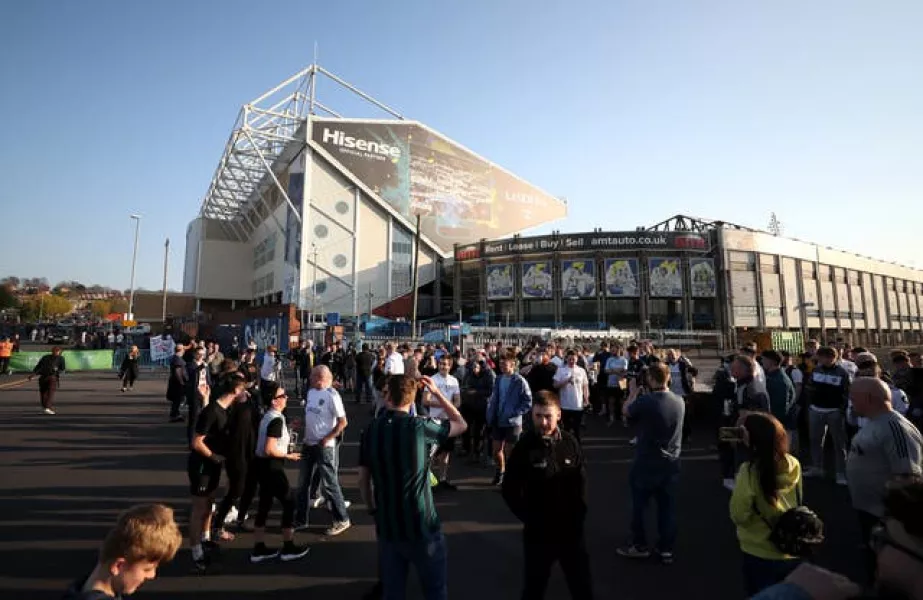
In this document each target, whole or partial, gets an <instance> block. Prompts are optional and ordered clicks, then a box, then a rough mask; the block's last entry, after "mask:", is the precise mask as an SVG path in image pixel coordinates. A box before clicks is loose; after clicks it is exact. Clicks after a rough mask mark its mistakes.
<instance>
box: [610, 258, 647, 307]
mask: <svg viewBox="0 0 923 600" xmlns="http://www.w3.org/2000/svg"><path fill="white" fill-rule="evenodd" d="M605 269H606V295H607V296H609V297H613V298H619V297H636V296H639V295H640V293H641V285H640V284H639V283H638V259H636V258H607V259H606V262H605Z"/></svg>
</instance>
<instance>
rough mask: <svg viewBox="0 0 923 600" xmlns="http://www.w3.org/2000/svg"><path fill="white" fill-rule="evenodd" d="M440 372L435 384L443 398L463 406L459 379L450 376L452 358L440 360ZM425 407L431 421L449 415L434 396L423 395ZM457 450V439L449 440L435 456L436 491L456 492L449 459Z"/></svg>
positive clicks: (447, 356) (445, 417)
mask: <svg viewBox="0 0 923 600" xmlns="http://www.w3.org/2000/svg"><path fill="white" fill-rule="evenodd" d="M438 366H439V372H438V373H436V374H435V375H433V383H435V384H436V388H438V389H439V391H440V392H441V393H442V395H443V397H444V398H445V399H446V400H448V401H449V402H451V403H452V405H454V406H455V407H458V406H461V387H460V386H459V385H458V379H456V378H455V377H453V376H451V375H449V371H450V370H451V369H452V357H451V356H449V355H448V354H446V355H444V356H443V357H442V358H440V359H439V363H438ZM423 406H425V407H426V408H427V410H428V411H429V416H430V418H431V419H447V418H448V415H447V414H446V412H445V409H444V408H442V403H441V402H440V401H439V400H437V399H436V398H433V396H432V394H430V393H429V392H425V393H424V394H423ZM454 450H455V438H452V437H450V438H448V439H446V441H445V442H443V443H442V444H441V445H440V446H439V447H438V448H436V452H435V454H434V455H433V475H435V476H436V478H437V479H438V480H439V483H438V484H437V485H436V487H435V488H434V491H435V490H446V491H454V490H455V489H456V487H455V486H454V485H452V484H451V483H450V482H449V459H450V458H451V456H452V452H453V451H454Z"/></svg>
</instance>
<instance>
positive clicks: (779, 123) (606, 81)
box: [0, 0, 923, 289]
mask: <svg viewBox="0 0 923 600" xmlns="http://www.w3.org/2000/svg"><path fill="white" fill-rule="evenodd" d="M261 6H262V4H261V3H258V2H254V1H253V0H251V1H249V2H238V1H221V2H218V1H213V2H204V1H202V2H198V1H197V2H188V1H184V2H179V1H158V2H143V3H142V2H123V1H119V2H115V1H93V2H52V1H47V0H32V1H29V2H8V3H6V4H5V7H4V9H3V18H2V19H0V89H2V93H0V114H2V115H3V121H4V122H3V124H2V128H3V129H2V134H0V165H2V167H0V168H2V173H3V177H2V180H3V181H2V184H0V208H2V215H3V218H2V223H3V237H4V245H3V251H0V276H4V275H10V274H14V275H18V276H47V277H48V278H49V279H50V280H52V282H53V283H54V282H56V281H59V280H62V279H71V278H73V279H78V280H81V281H83V282H86V283H91V282H93V283H102V284H107V285H112V286H116V287H127V286H128V280H129V269H130V262H131V242H132V225H131V222H130V221H129V218H128V215H129V214H130V213H132V212H139V213H142V214H143V215H144V223H143V226H142V230H141V240H142V241H141V249H140V257H139V270H138V278H137V283H138V285H139V286H142V287H146V288H149V289H157V288H159V287H160V280H161V269H162V258H161V257H162V253H163V243H164V239H165V238H166V237H169V238H170V239H171V241H172V243H173V251H172V256H171V260H172V265H173V267H172V273H171V276H170V285H171V287H176V288H179V287H181V282H182V273H181V270H182V262H183V256H184V242H185V230H186V225H187V223H188V222H189V220H190V219H192V218H193V217H194V216H195V214H196V212H197V210H198V207H199V204H200V202H201V198H202V196H203V194H204V192H205V190H206V187H207V185H208V182H209V180H210V178H211V176H212V173H213V171H214V169H215V166H216V164H217V162H218V159H219V157H220V155H221V151H222V149H223V146H224V144H225V141H226V139H227V136H228V134H229V133H230V130H231V127H232V125H233V122H234V119H235V117H236V113H237V110H238V109H239V107H240V105H241V104H242V103H244V102H247V101H249V100H251V99H253V98H255V97H256V96H258V95H259V94H261V93H262V92H263V91H264V90H266V89H268V88H270V87H272V86H273V85H275V84H276V83H278V82H279V81H281V80H283V79H285V78H286V77H288V76H289V75H291V74H293V73H294V72H296V71H298V70H299V69H300V68H301V67H303V66H305V65H307V64H309V63H310V62H311V59H312V53H313V45H314V42H315V41H317V43H318V45H319V49H320V62H321V64H323V65H324V66H326V67H327V68H328V69H330V70H332V71H333V72H335V73H338V74H340V75H341V76H343V77H345V78H346V79H347V80H349V81H352V82H353V83H355V84H356V85H358V86H359V87H361V88H362V89H364V90H366V91H368V92H370V93H372V94H373V95H375V96H376V97H378V98H380V99H381V100H383V101H385V102H387V103H390V104H391V105H393V106H395V107H397V108H398V109H399V110H401V111H402V112H403V113H404V114H405V115H407V116H409V117H412V118H415V119H418V120H420V121H423V122H426V123H427V124H429V125H431V126H432V127H434V128H436V129H438V130H440V131H442V132H443V133H445V134H447V135H449V136H450V137H453V138H455V139H457V140H458V141H460V142H462V143H463V144H465V145H467V146H468V147H470V148H472V149H473V150H475V151H477V152H479V153H481V154H482V155H484V156H486V157H488V158H490V159H492V160H494V161H495V162H498V163H499V164H502V165H504V166H505V167H507V168H509V169H511V170H512V171H514V172H516V173H518V174H520V175H521V176H523V177H524V178H526V179H527V180H530V181H532V182H533V183H535V184H537V185H539V186H540V187H543V188H545V189H546V190H548V191H550V192H552V193H555V194H557V195H562V196H566V197H567V198H569V200H570V216H569V217H568V219H567V220H566V221H564V222H560V223H556V224H555V225H554V227H555V228H558V229H561V230H563V231H579V230H586V229H589V228H592V227H596V226H600V227H604V228H606V229H613V230H618V229H633V228H634V227H635V226H636V225H640V224H649V223H653V222H656V221H660V220H662V219H664V218H666V217H668V216H671V215H673V214H676V213H686V214H692V215H698V216H702V217H709V218H715V219H723V220H726V221H731V222H738V223H741V224H745V225H749V226H755V227H765V226H766V224H767V222H768V220H769V214H770V212H771V211H773V210H774V211H776V212H777V213H778V215H779V218H780V219H781V220H782V222H783V224H784V226H785V232H786V234H788V235H791V236H794V237H799V238H802V239H811V240H817V241H820V242H822V243H824V244H826V245H831V246H836V247H843V248H847V249H851V250H855V251H857V252H860V253H863V254H869V255H874V256H879V257H882V258H886V259H888V260H898V261H900V262H905V263H913V261H914V259H916V263H915V264H916V266H918V267H923V259H921V258H920V257H919V256H920V254H919V247H918V243H917V242H918V240H919V235H920V229H921V226H923V214H921V211H920V206H921V203H920V200H921V191H923V148H921V141H923V111H921V107H923V80H921V78H920V73H921V72H923V35H921V34H920V31H923V2H919V1H918V0H904V1H900V0H895V1H886V2H869V1H867V0H847V1H843V0H837V1H821V0H812V1H811V2H804V1H803V0H773V1H764V2H740V1H737V0H726V1H709V0H702V1H690V0H669V1H668V0H664V1H656V2H655V1H642V0H634V1H632V2H622V1H616V0H598V1H586V2H557V1H550V2H541V3H537V2H534V1H530V0H515V1H514V0H504V1H502V2H498V1H496V0H483V1H466V2H433V1H431V0H419V1H392V2H379V1H371V0H369V1H366V2H354V1H350V2H346V1H344V2H326V3H321V2H305V1H303V0H302V1H288V2H285V1H277V2H271V3H267V4H266V8H260V7H261ZM312 7H313V8H312ZM321 94H323V90H321Z"/></svg>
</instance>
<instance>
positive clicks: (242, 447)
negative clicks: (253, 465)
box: [226, 400, 260, 465]
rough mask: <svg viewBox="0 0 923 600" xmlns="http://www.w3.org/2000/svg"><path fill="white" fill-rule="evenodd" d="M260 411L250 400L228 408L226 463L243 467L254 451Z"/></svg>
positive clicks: (236, 403) (251, 457)
mask: <svg viewBox="0 0 923 600" xmlns="http://www.w3.org/2000/svg"><path fill="white" fill-rule="evenodd" d="M259 424H260V411H259V409H258V408H257V407H256V405H255V403H254V402H253V401H252V400H246V401H243V402H235V403H234V404H232V405H231V406H230V407H229V408H228V424H227V431H228V447H227V455H226V456H227V459H228V463H234V464H237V465H244V464H246V463H248V462H250V461H251V460H252V459H253V455H254V452H255V451H256V432H257V428H258V427H259Z"/></svg>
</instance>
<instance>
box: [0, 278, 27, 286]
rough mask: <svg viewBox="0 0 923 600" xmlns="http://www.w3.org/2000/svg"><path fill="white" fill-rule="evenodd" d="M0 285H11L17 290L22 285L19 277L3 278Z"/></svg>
mask: <svg viewBox="0 0 923 600" xmlns="http://www.w3.org/2000/svg"><path fill="white" fill-rule="evenodd" d="M0 283H4V284H8V285H11V286H13V288H18V287H19V284H20V283H22V281H21V280H20V279H19V277H14V276H10V277H4V278H3V281H2V282H0Z"/></svg>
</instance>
